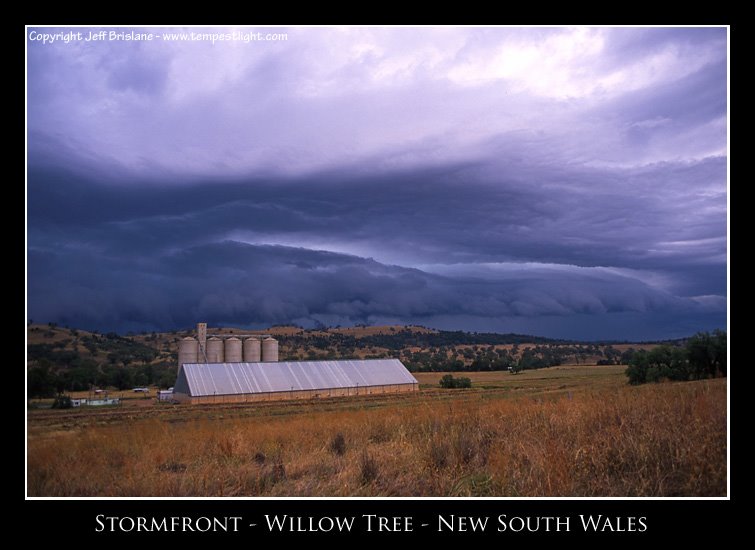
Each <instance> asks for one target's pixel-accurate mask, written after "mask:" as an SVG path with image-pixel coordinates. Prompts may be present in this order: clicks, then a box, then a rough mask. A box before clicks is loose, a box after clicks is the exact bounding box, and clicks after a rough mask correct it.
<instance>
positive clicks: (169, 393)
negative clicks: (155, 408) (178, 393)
mask: <svg viewBox="0 0 755 550" xmlns="http://www.w3.org/2000/svg"><path fill="white" fill-rule="evenodd" d="M157 400H158V401H164V402H168V403H169V402H171V401H173V388H170V389H169V390H160V391H158V392H157Z"/></svg>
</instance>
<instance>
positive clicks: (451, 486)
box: [28, 365, 727, 496]
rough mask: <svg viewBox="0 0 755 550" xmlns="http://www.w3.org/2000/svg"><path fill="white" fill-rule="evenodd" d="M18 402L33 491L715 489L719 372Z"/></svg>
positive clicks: (722, 445)
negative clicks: (104, 401)
mask: <svg viewBox="0 0 755 550" xmlns="http://www.w3.org/2000/svg"><path fill="white" fill-rule="evenodd" d="M441 374H442V373H417V374H416V376H417V378H418V380H419V381H420V383H421V387H422V391H421V392H419V393H418V394H407V395H401V396H392V397H385V396H357V397H352V398H341V399H318V400H311V401H306V402H304V401H302V402H287V403H265V404H256V405H245V404H234V405H222V404H217V405H212V404H210V405H205V406H173V405H164V404H163V405H158V404H156V403H155V404H148V405H145V406H141V407H121V408H118V409H107V410H104V409H103V410H67V411H35V410H30V411H29V414H28V492H29V494H30V495H37V496H352V495H353V496H360V495H361V496H377V495H384V496H677V495H685V496H721V495H725V493H726V475H727V472H726V380H725V379H720V378H719V379H713V380H702V381H697V382H685V383H663V384H653V385H646V386H639V387H631V386H628V385H627V384H626V378H625V376H624V375H623V367H621V366H616V365H607V366H584V365H583V366H579V365H577V366H561V367H551V368H549V369H536V370H528V371H524V372H522V373H520V374H517V375H512V374H509V373H507V372H464V373H463V374H464V376H468V377H470V378H471V379H472V381H473V388H472V389H470V390H441V389H439V388H438V387H437V381H438V379H439V378H440V376H441Z"/></svg>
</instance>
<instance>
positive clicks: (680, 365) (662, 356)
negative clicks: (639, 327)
mask: <svg viewBox="0 0 755 550" xmlns="http://www.w3.org/2000/svg"><path fill="white" fill-rule="evenodd" d="M726 349H727V339H726V332H725V331H721V330H715V331H713V332H712V333H708V332H700V333H697V334H696V335H694V336H693V337H691V338H689V339H688V340H687V341H686V342H685V343H684V344H683V345H679V346H671V345H662V346H658V347H657V348H654V349H652V350H650V351H644V350H642V351H637V352H635V353H634V354H633V355H632V357H631V359H630V360H629V363H628V365H629V366H628V367H627V370H626V375H627V378H628V379H629V383H630V384H645V383H647V382H660V381H661V380H678V381H686V380H700V379H704V378H715V377H718V376H726V374H727V360H726Z"/></svg>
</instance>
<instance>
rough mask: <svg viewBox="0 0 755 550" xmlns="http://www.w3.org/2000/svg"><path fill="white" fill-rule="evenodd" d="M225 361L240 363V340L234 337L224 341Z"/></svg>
mask: <svg viewBox="0 0 755 550" xmlns="http://www.w3.org/2000/svg"><path fill="white" fill-rule="evenodd" d="M225 362H226V363H241V340H239V339H238V338H235V337H233V336H232V337H231V338H228V340H226V341H225Z"/></svg>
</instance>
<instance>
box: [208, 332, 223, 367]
mask: <svg viewBox="0 0 755 550" xmlns="http://www.w3.org/2000/svg"><path fill="white" fill-rule="evenodd" d="M207 362H208V363H222V362H223V341H222V340H221V339H220V338H217V337H216V336H213V337H212V338H208V339H207Z"/></svg>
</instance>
